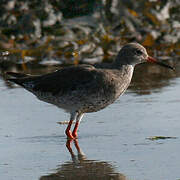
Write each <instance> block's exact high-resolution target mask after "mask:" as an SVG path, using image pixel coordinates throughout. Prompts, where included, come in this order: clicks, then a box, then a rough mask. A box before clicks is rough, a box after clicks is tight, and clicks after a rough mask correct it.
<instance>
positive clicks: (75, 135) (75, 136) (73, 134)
mask: <svg viewBox="0 0 180 180" xmlns="http://www.w3.org/2000/svg"><path fill="white" fill-rule="evenodd" d="M72 136H73V137H74V139H77V137H78V135H77V132H74V131H73V133H72Z"/></svg>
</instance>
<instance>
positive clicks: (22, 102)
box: [0, 64, 180, 180]
mask: <svg viewBox="0 0 180 180" xmlns="http://www.w3.org/2000/svg"><path fill="white" fill-rule="evenodd" d="M139 71H140V73H139ZM179 72H180V70H179V64H177V68H176V72H170V71H169V70H164V69H162V68H154V66H151V67H150V66H144V65H142V66H141V67H140V66H139V67H137V69H136V72H135V73H134V78H133V81H132V84H131V86H130V88H129V89H128V91H127V92H126V93H125V94H124V95H123V96H122V97H120V98H119V99H118V100H117V101H116V103H114V104H112V105H111V106H109V107H107V108H106V109H104V110H102V111H99V112H97V113H90V114H86V115H85V117H84V118H83V120H82V123H81V125H80V128H79V138H78V142H68V143H71V145H72V150H73V153H72V152H71V153H70V152H69V151H68V149H67V147H66V143H67V142H66V137H65V135H64V129H65V128H66V125H60V124H58V123H56V122H59V121H61V122H63V121H65V120H68V118H69V115H68V114H66V113H64V112H63V111H62V110H60V109H58V108H56V107H54V106H53V105H50V104H46V103H44V102H41V101H39V100H37V99H36V98H35V96H33V95H32V94H31V93H29V92H27V91H25V90H24V89H22V88H9V87H7V86H6V85H5V83H4V81H3V80H2V79H1V80H0V90H1V93H0V107H1V108H0V114H1V119H0V124H1V126H0V147H1V148H0V160H1V161H0V174H1V179H4V180H21V179H22V180H24V179H26V180H32V179H33V180H35V179H37V180H38V179H40V180H47V179H48V180H57V179H74V180H77V179H118V180H125V179H130V180H152V179H154V180H156V179H157V180H164V179H165V180H178V179H180V171H179V167H180V156H179V149H180V143H179V138H180V132H179V129H180V121H179V119H180V118H179V117H180V111H179V107H180V105H179V103H180V97H179V92H180V77H179V76H180V75H179ZM151 136H164V137H176V138H172V139H159V140H154V141H152V140H150V139H148V138H149V137H151ZM74 143H75V144H74ZM77 143H79V146H78V145H77ZM75 145H76V146H77V148H80V149H81V151H82V152H83V153H79V156H78V153H77V149H76V148H75ZM79 151H80V150H79ZM81 151H80V152H81ZM83 154H84V155H83Z"/></svg>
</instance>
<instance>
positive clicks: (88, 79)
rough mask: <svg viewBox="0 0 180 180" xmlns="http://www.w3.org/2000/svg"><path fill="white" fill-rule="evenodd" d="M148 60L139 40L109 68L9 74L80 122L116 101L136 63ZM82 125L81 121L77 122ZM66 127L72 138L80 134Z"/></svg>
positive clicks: (125, 86) (128, 82)
mask: <svg viewBox="0 0 180 180" xmlns="http://www.w3.org/2000/svg"><path fill="white" fill-rule="evenodd" d="M147 60H148V54H147V52H146V50H145V48H144V47H143V46H141V45H140V44H138V43H129V44H127V45H125V46H124V47H123V48H122V49H121V50H120V52H119V54H118V56H117V58H116V59H115V61H114V62H113V63H112V64H110V65H107V66H105V67H103V66H99V67H98V68H96V67H94V66H91V65H79V66H71V67H65V68H62V69H60V70H58V71H56V72H53V73H49V74H45V75H41V76H29V75H23V74H17V73H9V75H11V76H15V77H16V78H12V79H9V80H10V81H13V82H15V83H17V84H19V85H21V86H22V87H24V88H25V89H27V90H28V91H30V92H32V93H33V94H35V95H36V96H37V98H38V99H40V100H42V101H45V102H48V103H51V104H54V105H56V106H58V107H59V108H62V109H64V110H65V111H67V112H69V113H70V114H71V118H70V122H72V121H73V120H75V119H76V122H77V123H78V122H79V121H80V120H81V118H82V116H83V114H84V113H88V112H96V111H99V110H101V109H103V108H105V107H106V106H108V105H110V104H112V103H113V102H114V101H115V100H116V99H117V98H118V97H119V96H120V95H122V94H123V93H124V92H125V90H126V89H127V88H128V86H129V84H130V81H131V78H132V75H133V70H134V66H135V65H136V64H139V63H142V62H145V61H147ZM77 126H78V124H77ZM70 127H71V124H70V125H69V126H68V128H67V129H66V134H67V136H68V137H70V138H73V136H77V135H76V132H74V131H77V129H76V130H74V131H73V132H74V135H73V136H72V134H71V132H70Z"/></svg>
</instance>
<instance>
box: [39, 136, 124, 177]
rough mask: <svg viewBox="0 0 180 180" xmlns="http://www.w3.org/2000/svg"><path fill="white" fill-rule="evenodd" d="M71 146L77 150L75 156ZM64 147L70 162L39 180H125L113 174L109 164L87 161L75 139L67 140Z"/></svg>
mask: <svg viewBox="0 0 180 180" xmlns="http://www.w3.org/2000/svg"><path fill="white" fill-rule="evenodd" d="M72 144H74V146H75V148H76V150H77V155H76V154H75V153H74V152H73V150H72ZM66 147H67V149H68V151H69V152H70V154H71V157H72V161H71V162H66V163H64V164H62V165H60V167H59V168H57V170H56V172H55V173H53V174H49V175H46V176H42V177H41V178H40V179H39V180H95V179H98V180H127V179H126V177H125V176H124V175H123V174H121V173H117V172H115V170H114V168H113V166H112V165H111V164H110V163H108V162H104V161H95V160H88V159H87V158H86V156H85V154H84V153H83V152H82V150H81V148H80V146H79V144H78V140H77V139H74V140H67V142H66Z"/></svg>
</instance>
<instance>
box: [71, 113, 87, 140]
mask: <svg viewBox="0 0 180 180" xmlns="http://www.w3.org/2000/svg"><path fill="white" fill-rule="evenodd" d="M83 115H84V114H82V113H79V114H78V115H77V117H76V124H75V126H74V129H73V132H72V135H73V137H74V138H77V136H78V135H77V130H78V126H79V124H80V121H81V119H82V117H83Z"/></svg>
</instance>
